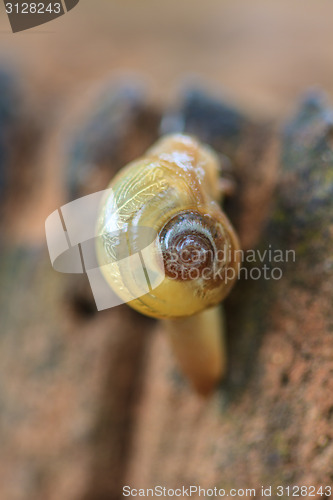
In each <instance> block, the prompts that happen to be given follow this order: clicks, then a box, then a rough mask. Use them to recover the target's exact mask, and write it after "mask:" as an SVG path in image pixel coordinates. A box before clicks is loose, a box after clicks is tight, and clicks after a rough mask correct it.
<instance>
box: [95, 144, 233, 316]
mask: <svg viewBox="0 0 333 500" xmlns="http://www.w3.org/2000/svg"><path fill="white" fill-rule="evenodd" d="M219 177H220V172H219V163H218V159H217V157H216V155H215V153H214V152H213V151H212V150H211V149H210V148H208V147H207V146H204V145H202V144H200V143H199V142H197V141H196V140H195V139H193V138H191V137H189V136H185V135H172V136H167V137H164V138H162V139H161V140H160V141H158V142H157V143H156V145H154V146H153V147H152V148H151V149H150V150H148V151H147V153H146V155H145V156H144V157H142V158H141V159H139V160H137V161H135V162H133V163H130V164H129V165H128V166H126V167H125V168H123V169H122V170H121V171H120V172H119V173H118V175H117V176H116V177H115V178H114V179H113V181H112V182H111V184H110V186H109V187H110V188H111V189H112V191H113V195H110V194H109V195H108V196H107V197H106V198H105V199H104V200H103V203H102V206H101V210H100V216H99V221H98V227H97V232H98V234H99V235H101V237H100V238H98V240H97V241H98V243H97V255H98V258H99V262H100V264H104V265H103V266H102V267H101V269H102V272H103V274H104V277H105V278H106V280H107V281H108V283H109V285H110V286H111V287H112V288H113V290H114V291H115V292H116V293H117V294H118V295H119V296H120V297H121V298H122V299H123V301H124V302H129V304H130V305H131V306H132V307H133V308H134V309H136V310H138V311H140V312H142V313H144V314H146V315H149V316H153V317H158V318H176V317H182V316H188V315H191V314H195V313H198V312H200V311H202V310H204V309H206V308H207V307H211V306H214V305H216V304H217V303H219V302H220V301H221V300H222V299H223V298H224V297H225V296H226V295H227V293H228V292H229V290H230V289H231V287H232V285H233V283H234V281H235V278H236V275H237V272H236V271H237V268H238V265H239V263H238V259H237V252H236V253H235V250H237V249H238V240H237V237H236V235H235V232H234V230H233V228H232V226H231V224H230V222H229V221H228V219H227V217H226V216H225V214H224V213H223V212H222V210H221V208H220V202H221V197H222V193H221V189H220V184H219ZM140 227H143V228H152V229H153V230H154V231H156V235H157V238H156V240H155V242H154V243H153V245H151V254H150V256H149V258H148V259H145V261H144V262H145V266H146V269H145V271H146V274H147V271H148V275H149V276H154V275H155V274H154V272H155V271H156V270H157V269H161V267H163V271H164V274H165V276H164V278H163V280H162V281H161V282H159V284H157V286H156V283H154V278H153V279H152V282H151V283H150V285H151V288H150V291H149V293H143V294H142V293H141V292H142V291H140V286H141V284H140V283H138V282H135V283H134V282H133V280H131V272H132V271H133V269H131V265H129V266H127V265H126V266H124V265H122V264H120V263H119V262H117V252H116V246H117V241H116V239H115V238H114V234H115V231H122V232H125V233H126V232H128V231H129V232H131V231H132V230H133V229H135V228H140ZM105 262H109V264H106V265H105ZM137 262H138V261H137ZM147 268H148V269H147ZM157 274H158V273H157ZM139 295H141V296H140V297H139ZM133 296H135V297H137V298H135V299H134V300H131V299H132V298H133Z"/></svg>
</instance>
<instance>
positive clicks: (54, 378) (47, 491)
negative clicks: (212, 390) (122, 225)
mask: <svg viewBox="0 0 333 500" xmlns="http://www.w3.org/2000/svg"><path fill="white" fill-rule="evenodd" d="M332 19H333V4H332V3H331V2H329V1H323V2H314V1H310V0H302V1H296V0H291V1H288V2H287V1H280V2H276V1H274V0H252V1H251V2H248V1H246V0H232V1H227V0H205V1H204V2H200V1H198V0H182V1H179V0H178V1H176V0H169V1H168V2H162V1H160V2H156V1H155V0H140V1H138V0H123V1H116V0H107V1H106V0H98V1H94V2H92V1H88V0H80V2H79V4H78V6H77V7H76V8H75V9H73V10H72V11H71V12H69V13H68V14H66V15H65V16H63V17H60V18H59V19H57V20H55V21H53V22H51V23H49V24H45V25H43V26H40V27H38V28H35V29H32V30H29V31H26V32H22V33H17V34H13V33H12V32H11V31H10V26H9V22H8V19H7V17H6V14H5V11H4V6H3V4H1V5H0V92H1V93H2V95H0V127H2V129H3V131H4V132H3V133H0V149H1V148H2V150H3V156H2V157H1V155H0V162H1V161H2V164H1V165H2V166H1V165H0V169H1V168H2V169H3V170H4V171H6V175H5V177H6V178H7V181H6V182H4V184H3V186H4V187H3V189H2V190H1V189H0V196H1V212H0V213H1V215H0V217H1V221H0V224H1V235H0V259H1V262H0V282H1V290H0V301H1V302H0V373H1V375H0V377H1V378H0V443H1V446H0V498H1V500H30V499H34V500H38V499H43V500H49V499H50V500H53V499H54V500H59V499H61V500H81V499H85V500H104V499H110V500H113V499H117V498H121V488H122V485H124V484H131V485H132V487H135V488H139V487H153V486H155V485H157V484H162V485H165V486H167V487H170V488H174V487H178V486H179V485H183V484H184V485H185V486H186V485H190V484H200V485H201V486H202V487H206V488H208V487H214V486H218V485H221V487H222V486H223V487H236V488H237V487H248V488H250V487H256V488H257V487H259V485H261V484H268V485H270V484H273V482H274V483H275V484H279V482H281V483H282V484H289V483H290V482H293V481H297V482H300V484H302V481H303V482H304V481H308V482H309V481H311V480H313V481H314V482H315V484H316V485H317V484H319V483H320V482H321V481H324V480H326V481H328V480H330V481H331V482H332V480H333V477H332V470H329V468H330V466H329V464H332V463H333V452H332V445H331V440H332V437H331V434H329V432H331V431H328V430H327V429H332V414H333V413H332V410H331V413H330V416H329V417H327V419H326V420H325V426H324V427H323V425H324V424H322V423H321V420H320V418H319V416H318V414H316V407H315V406H313V405H312V402H311V401H309V402H308V406H307V409H308V412H305V413H304V411H305V410H304V408H303V406H302V404H303V403H300V405H299V406H297V401H298V399H299V398H301V394H303V392H302V390H301V389H299V386H297V387H298V390H296V391H295V392H291V393H290V395H289V399H288V398H287V400H286V401H287V402H286V401H284V403H283V405H282V406H281V407H280V406H279V407H278V408H276V406H274V405H275V404H277V400H279V397H280V396H279V390H280V389H279V387H280V386H279V387H277V385H278V382H277V380H278V379H279V380H280V378H279V377H280V375H281V373H282V372H283V371H284V370H285V365H288V363H289V364H290V363H292V361H291V360H292V357H293V354H292V351H291V348H290V345H289V344H288V343H287V342H286V341H285V340H283V338H280V340H279V339H277V338H276V336H274V335H273V336H272V337H270V340H269V341H268V344H267V345H266V346H265V347H264V353H265V359H266V360H268V361H267V363H268V364H269V363H271V364H272V366H271V365H269V366H268V368H269V369H270V370H271V371H270V372H269V373H271V374H272V375H269V376H267V377H268V379H267V380H268V382H269V387H266V388H262V387H261V386H260V383H258V384H257V385H255V389H253V388H252V392H245V394H243V396H242V397H241V398H240V399H239V400H237V402H233V403H232V404H231V405H230V406H228V405H227V404H226V401H225V395H224V394H218V395H217V396H216V397H215V398H213V399H212V400H211V401H210V402H208V403H207V402H203V401H202V400H200V399H199V398H198V397H197V396H196V395H194V394H192V392H191V391H190V390H189V389H188V388H187V387H186V386H184V385H183V383H182V381H180V380H179V375H178V374H177V373H175V369H174V366H173V360H172V358H171V355H170V354H169V351H168V347H167V345H166V342H165V340H164V337H163V335H162V333H161V332H159V330H158V326H157V325H156V324H155V322H154V321H152V320H148V319H144V318H140V319H139V320H138V316H137V315H136V314H135V313H134V312H132V311H130V310H129V309H127V308H126V306H121V307H119V308H117V309H116V310H113V311H105V312H103V313H98V314H96V313H95V311H94V308H93V307H92V306H91V303H90V302H89V299H87V298H86V295H85V294H86V291H85V290H83V292H82V295H79V297H76V298H75V297H74V298H73V287H74V288H75V287H76V286H77V288H78V289H79V290H81V287H82V288H83V289H84V287H85V285H84V284H82V283H81V282H80V283H77V282H76V281H74V282H71V279H70V277H69V278H68V277H65V276H64V275H60V274H57V273H55V272H54V271H53V270H52V268H51V265H50V263H49V260H48V256H47V253H46V247H45V236H44V222H45V219H46V217H47V216H48V215H49V214H50V213H51V212H52V211H53V210H55V209H57V208H58V207H59V206H60V205H62V204H63V203H65V202H66V201H67V200H68V199H69V198H68V197H69V195H68V186H67V185H66V181H65V179H66V175H67V174H66V169H68V164H69V161H70V160H69V159H68V158H69V154H70V153H69V150H70V146H69V144H71V137H73V142H75V139H74V138H75V137H76V134H77V131H78V130H80V127H81V125H82V123H83V122H84V120H85V117H87V116H88V117H89V116H90V115H91V113H92V112H93V108H94V102H95V101H94V99H95V97H96V94H98V92H99V89H100V88H102V87H103V85H104V83H105V82H108V81H110V80H112V79H117V78H118V79H119V77H120V76H121V77H122V78H123V79H124V78H125V80H126V81H128V82H132V83H133V82H134V83H135V82H136V81H138V82H140V85H142V82H143V85H144V86H146V88H147V89H148V91H147V97H146V100H147V102H148V103H149V107H150V108H149V109H151V110H152V111H151V115H149V117H150V118H149V120H151V121H149V123H153V124H155V125H154V127H155V128H154V127H153V126H152V128H154V131H153V132H151V134H150V133H147V134H146V135H145V136H144V140H143V139H142V138H141V136H140V134H138V132H137V131H136V132H135V134H138V135H136V136H135V137H139V138H140V139H139V142H140V144H141V147H142V148H143V150H144V149H145V147H146V146H148V145H149V143H150V142H152V140H154V139H155V134H156V123H157V122H158V120H159V115H160V113H161V110H163V109H168V108H169V107H170V106H173V105H175V103H176V102H177V99H178V98H179V92H180V89H183V88H185V87H186V85H187V82H189V81H193V80H195V81H196V82H200V84H201V85H202V86H204V87H205V88H207V89H210V91H211V92H212V93H214V94H215V95H220V96H221V97H222V98H223V99H224V100H225V101H227V102H229V103H231V105H233V106H235V107H236V108H238V109H239V110H241V111H242V112H244V113H245V114H246V115H248V116H249V117H250V118H251V119H252V120H254V121H257V122H260V123H273V124H274V126H275V125H277V127H280V126H281V124H282V123H284V122H285V121H286V120H287V119H288V118H289V116H291V115H292V114H293V113H294V110H295V109H296V108H297V106H298V103H299V99H300V96H301V95H302V94H303V93H304V92H305V91H306V90H308V89H309V88H313V87H321V88H323V89H324V90H325V91H326V92H327V94H328V95H329V97H332V95H333V78H332V75H333V73H332V68H333V50H332V47H333V30H332ZM2 73H3V74H2ZM1 79H2V80H1ZM1 81H2V82H3V85H2V86H1ZM1 103H2V104H1ZM1 106H2V108H1ZM1 110H2V115H1ZM154 110H156V112H155V111H154ZM1 116H3V123H1ZM145 123H146V122H145ZM148 128H149V127H148ZM263 140H264V141H265V139H263ZM142 141H143V142H142ZM134 142H135V141H134ZM143 144H144V146H143ZM137 149H138V151H140V147H139V148H134V149H133V151H136V150H137ZM141 152H142V151H140V153H141ZM133 154H134V153H133ZM1 158H3V160H1ZM122 158H127V157H126V154H125V155H124V156H122ZM117 161H118V160H117ZM116 163H117V162H116ZM118 167H119V165H118V164H117V168H118ZM105 179H106V178H105V176H104V177H102V181H101V186H103V185H104V184H103V183H104V182H105ZM0 187H1V182H0ZM73 283H74V285H73ZM74 295H75V293H74ZM294 328H296V329H297V328H298V326H297V325H296V326H294ZM275 333H276V332H275ZM330 348H331V344H330ZM274 352H278V354H277V358H274V356H273V354H272V353H274ZM270 353H271V354H272V357H270V355H271V354H270ZM288 366H289V365H288ZM302 366H303V365H302V364H300V365H299V371H298V372H297V373H294V374H293V375H291V380H294V383H295V384H296V385H297V384H298V383H301V382H299V380H300V378H301V376H302V373H303V372H302ZM266 368H267V367H266ZM268 368H267V370H268ZM274 370H275V371H274ZM301 372H302V373H301ZM274 373H276V379H275V378H274ZM316 373H317V375H316V376H320V377H322V378H321V379H320V382H318V384H319V385H320V384H321V383H322V380H324V379H325V378H327V373H326V372H325V373H321V375H318V374H319V373H320V372H319V371H317V372H316ZM331 373H332V372H331ZM293 377H294V379H293ZM331 378H332V377H331ZM276 384H277V385H276ZM296 385H295V387H296ZM314 387H315V386H314ZM274 388H276V391H275V389H274ZM253 391H254V392H253ZM260 391H261V392H260ZM274 391H275V392H274ZM313 391H314V389H313ZM259 393H260V394H261V396H258V400H259V403H258V407H259V410H258V409H257V408H255V407H254V406H253V404H251V401H252V402H253V398H254V397H256V396H254V395H257V394H259ZM331 394H332V393H331ZM260 398H262V399H260ZM280 399H281V398H280ZM295 401H296V402H295ZM281 404H282V403H281ZM260 405H261V406H260ZM265 405H266V407H267V408H268V407H269V408H270V411H271V412H273V413H272V414H274V415H275V417H274V418H276V420H274V419H273V417H272V414H271V413H269V412H268V413H267V412H265V411H260V407H261V408H264V407H265ZM293 405H296V406H293ZM331 407H332V404H331ZM311 408H312V409H311ZM325 408H326V407H325ZM273 409H274V411H273ZM310 410H311V411H310ZM325 411H326V410H325ZM327 411H328V410H327ZM244 412H248V414H249V415H250V416H251V417H249V420H248V421H246V422H244ZM311 412H312V413H311ZM301 414H304V415H306V416H305V417H304V418H305V422H304V426H303V427H301V429H302V433H303V435H302V436H303V437H302V436H300V435H299V434H298V430H297V429H295V428H293V427H292V426H291V428H289V427H288V426H289V423H290V421H291V420H292V419H293V418H295V419H296V420H297V418H300V415H301ZM271 417H272V418H271ZM298 422H299V421H298ZM313 426H315V427H316V429H317V430H316V436H315V437H314V438H313V441H311V440H310V438H309V436H310V435H311V434H312V429H313ZM286 429H287V430H286ZM194 435H195V439H194V438H193V436H194ZM306 436H307V437H306ZM303 438H304V439H303ZM296 443H298V444H297V447H296V448H295V449H294V448H292V447H293V446H296ZM316 450H317V451H316ZM318 450H319V451H320V453H319V452H318ZM323 450H326V451H323ZM322 451H323V453H324V454H323V453H321V452H322ZM330 474H331V475H330Z"/></svg>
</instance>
